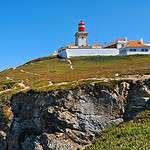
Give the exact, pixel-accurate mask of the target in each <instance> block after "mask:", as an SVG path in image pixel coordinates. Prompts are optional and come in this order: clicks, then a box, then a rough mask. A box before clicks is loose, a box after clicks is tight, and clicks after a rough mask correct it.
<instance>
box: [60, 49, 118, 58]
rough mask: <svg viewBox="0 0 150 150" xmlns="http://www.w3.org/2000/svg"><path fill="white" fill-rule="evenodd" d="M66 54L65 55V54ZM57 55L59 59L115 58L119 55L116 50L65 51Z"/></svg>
mask: <svg viewBox="0 0 150 150" xmlns="http://www.w3.org/2000/svg"><path fill="white" fill-rule="evenodd" d="M64 51H65V52H66V54H65V52H64ZM64 51H63V52H60V53H59V56H60V57H63V58H70V57H78V56H97V55H99V56H116V55H119V50H118V49H66V50H64Z"/></svg>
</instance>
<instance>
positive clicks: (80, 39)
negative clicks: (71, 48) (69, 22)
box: [75, 21, 88, 47]
mask: <svg viewBox="0 0 150 150" xmlns="http://www.w3.org/2000/svg"><path fill="white" fill-rule="evenodd" d="M87 40H88V33H87V32H86V30H85V23H84V22H83V21H80V22H79V24H78V32H77V33H76V34H75V45H76V46H79V47H86V46H88V42H87Z"/></svg>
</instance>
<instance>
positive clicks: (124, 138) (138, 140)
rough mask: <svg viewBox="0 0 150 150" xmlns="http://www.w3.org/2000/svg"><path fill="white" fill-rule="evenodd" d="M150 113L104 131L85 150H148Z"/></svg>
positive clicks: (143, 113)
mask: <svg viewBox="0 0 150 150" xmlns="http://www.w3.org/2000/svg"><path fill="white" fill-rule="evenodd" d="M149 141H150V111H145V112H142V113H141V114H140V115H139V117H138V118H137V120H135V121H131V122H127V123H123V124H121V125H119V126H118V127H115V128H113V129H110V130H109V131H106V132H105V133H104V134H103V135H102V136H101V137H100V138H99V139H97V140H95V141H93V144H92V145H91V146H89V147H87V148H86V150H150V142H149Z"/></svg>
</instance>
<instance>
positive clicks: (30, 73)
mask: <svg viewBox="0 0 150 150" xmlns="http://www.w3.org/2000/svg"><path fill="white" fill-rule="evenodd" d="M20 72H23V73H26V74H30V75H35V76H40V74H37V73H32V72H28V71H24V70H23V69H21V70H20Z"/></svg>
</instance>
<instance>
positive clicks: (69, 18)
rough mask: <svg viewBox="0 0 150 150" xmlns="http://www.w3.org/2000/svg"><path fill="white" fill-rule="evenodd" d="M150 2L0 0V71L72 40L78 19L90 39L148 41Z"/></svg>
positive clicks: (124, 0)
mask: <svg viewBox="0 0 150 150" xmlns="http://www.w3.org/2000/svg"><path fill="white" fill-rule="evenodd" d="M149 9H150V0H0V70H4V69H6V68H9V67H15V66H17V65H21V64H23V63H25V62H26V61H29V60H31V59H34V58H38V57H42V56H47V55H50V54H51V53H52V52H53V51H54V50H57V49H58V48H59V47H61V46H64V45H66V44H69V43H74V33H75V32H76V30H77V24H78V22H79V21H80V20H81V19H83V20H84V21H85V23H86V25H87V31H88V32H89V43H97V42H100V43H105V42H110V41H112V40H115V39H116V38H120V37H128V39H131V40H132V39H140V38H141V37H143V38H144V40H145V41H147V42H148V41H149V42H150V11H149Z"/></svg>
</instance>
